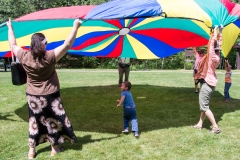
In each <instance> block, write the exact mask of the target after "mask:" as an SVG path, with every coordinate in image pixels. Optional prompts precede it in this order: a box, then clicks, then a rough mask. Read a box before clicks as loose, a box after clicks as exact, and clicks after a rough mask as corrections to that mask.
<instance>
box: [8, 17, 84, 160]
mask: <svg viewBox="0 0 240 160" xmlns="http://www.w3.org/2000/svg"><path fill="white" fill-rule="evenodd" d="M80 25H81V22H80V21H79V20H78V19H76V20H75V21H74V23H73V27H72V30H71V32H70V34H69V36H68V37H67V39H66V40H65V41H64V43H63V44H62V45H61V46H59V47H57V48H55V49H53V50H51V51H46V46H47V39H46V37H45V36H44V35H43V34H42V33H34V34H33V35H32V38H31V45H30V50H25V49H22V48H21V47H19V46H17V43H16V39H15V35H14V30H13V27H12V23H11V19H9V21H8V22H7V26H8V41H9V45H10V48H11V50H12V51H13V53H14V55H15V56H16V57H17V58H18V59H19V61H20V63H21V64H22V65H23V68H24V70H25V71H26V74H27V84H26V97H27V102H28V113H29V130H28V131H29V138H28V145H29V152H28V158H29V159H33V158H34V157H35V155H36V146H38V145H39V144H41V143H45V142H50V145H51V152H50V156H54V155H55V154H57V153H58V152H61V151H62V150H61V149H60V147H59V144H62V143H64V142H66V141H69V142H72V143H73V142H76V140H77V138H76V136H75V133H74V131H73V128H72V125H71V123H70V121H69V119H68V116H67V114H66V112H65V110H64V107H63V103H62V99H61V97H60V91H59V90H60V84H59V80H58V76H57V72H56V69H55V64H56V63H57V61H59V60H60V59H61V58H62V57H63V56H64V55H65V54H66V53H67V51H68V49H70V48H71V46H72V44H73V42H74V40H75V38H76V34H77V31H78V28H79V26H80Z"/></svg>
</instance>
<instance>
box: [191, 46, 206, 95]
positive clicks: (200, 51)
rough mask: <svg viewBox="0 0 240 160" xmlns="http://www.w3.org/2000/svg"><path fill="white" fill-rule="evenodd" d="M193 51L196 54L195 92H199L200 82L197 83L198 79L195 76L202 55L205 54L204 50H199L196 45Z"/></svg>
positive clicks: (194, 70) (194, 68) (194, 69)
mask: <svg viewBox="0 0 240 160" xmlns="http://www.w3.org/2000/svg"><path fill="white" fill-rule="evenodd" d="M193 51H194V53H195V55H196V60H195V63H194V67H193V80H194V84H195V93H198V84H197V83H196V80H195V79H194V77H195V75H196V73H197V71H198V64H199V62H200V61H201V59H202V57H203V56H204V50H199V51H198V52H197V49H196V47H194V48H193Z"/></svg>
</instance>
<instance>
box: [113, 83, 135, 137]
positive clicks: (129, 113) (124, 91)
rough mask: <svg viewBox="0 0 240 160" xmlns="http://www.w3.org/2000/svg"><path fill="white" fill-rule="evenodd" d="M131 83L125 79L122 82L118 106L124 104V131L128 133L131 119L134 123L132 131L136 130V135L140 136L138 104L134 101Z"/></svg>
mask: <svg viewBox="0 0 240 160" xmlns="http://www.w3.org/2000/svg"><path fill="white" fill-rule="evenodd" d="M130 89H131V83H130V82H128V81H125V82H123V83H122V84H121V99H120V100H117V102H118V104H117V107H120V106H121V105H122V104H123V114H124V115H123V122H124V130H123V131H122V132H123V133H128V128H129V121H131V123H132V132H134V136H135V137H138V136H139V135H138V121H137V113H136V106H135V103H134V101H133V97H132V93H131V92H130Z"/></svg>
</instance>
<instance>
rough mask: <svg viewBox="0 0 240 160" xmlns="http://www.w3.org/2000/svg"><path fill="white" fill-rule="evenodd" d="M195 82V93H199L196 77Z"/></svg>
mask: <svg viewBox="0 0 240 160" xmlns="http://www.w3.org/2000/svg"><path fill="white" fill-rule="evenodd" d="M194 84H195V93H198V85H197V84H196V81H195V79H194Z"/></svg>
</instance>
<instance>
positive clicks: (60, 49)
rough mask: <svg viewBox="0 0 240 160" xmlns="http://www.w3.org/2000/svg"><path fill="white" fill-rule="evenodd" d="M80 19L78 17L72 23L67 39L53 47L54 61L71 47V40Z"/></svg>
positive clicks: (79, 24)
mask: <svg viewBox="0 0 240 160" xmlns="http://www.w3.org/2000/svg"><path fill="white" fill-rule="evenodd" d="M81 24H82V21H81V20H79V19H76V20H75V21H74V23H73V28H72V30H71V32H70V34H69V35H68V37H67V39H66V40H65V41H64V43H63V44H62V45H61V46H59V47H57V48H55V49H54V53H55V57H56V62H57V61H59V60H60V59H61V58H62V57H63V56H64V55H65V54H66V53H67V51H68V50H69V49H70V48H71V47H72V45H73V42H74V40H75V38H76V35H77V31H78V28H79V27H80V26H81Z"/></svg>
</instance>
